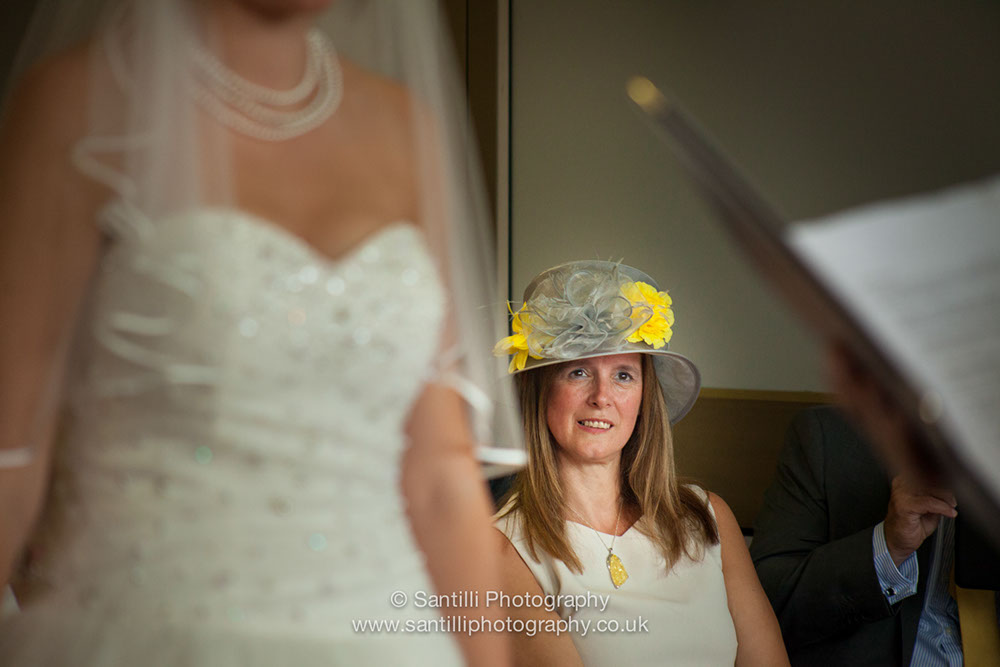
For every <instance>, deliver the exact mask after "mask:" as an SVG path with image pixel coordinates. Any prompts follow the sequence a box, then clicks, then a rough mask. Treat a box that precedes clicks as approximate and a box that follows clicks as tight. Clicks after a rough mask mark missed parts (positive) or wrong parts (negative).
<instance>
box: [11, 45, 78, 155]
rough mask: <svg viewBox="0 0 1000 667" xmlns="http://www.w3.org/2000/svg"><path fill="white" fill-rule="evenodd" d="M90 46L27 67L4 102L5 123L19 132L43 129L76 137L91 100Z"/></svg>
mask: <svg viewBox="0 0 1000 667" xmlns="http://www.w3.org/2000/svg"><path fill="white" fill-rule="evenodd" d="M90 54H91V44H90V43H84V44H81V45H78V46H76V47H73V48H71V49H69V50H66V51H62V52H60V53H58V54H55V55H52V56H50V57H47V58H45V59H43V60H40V61H38V62H37V63H34V64H33V65H31V66H30V67H28V68H27V69H26V70H25V71H24V73H23V74H22V75H21V76H20V78H19V79H18V81H17V82H16V84H15V85H14V87H13V88H12V91H11V94H10V98H9V99H8V100H7V102H6V105H7V122H8V123H10V124H11V125H15V124H16V125H17V126H18V129H19V130H25V129H27V130H30V129H32V128H37V129H42V128H45V129H47V130H48V131H49V133H54V134H57V135H61V136H66V137H69V136H73V135H76V136H79V135H80V134H82V133H83V130H84V128H85V123H86V120H87V114H86V113H84V112H85V110H86V105H87V102H88V100H89V98H90V96H89V88H90V78H91V72H90V68H91V58H90Z"/></svg>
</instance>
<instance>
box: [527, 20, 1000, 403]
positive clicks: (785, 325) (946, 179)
mask: <svg viewBox="0 0 1000 667" xmlns="http://www.w3.org/2000/svg"><path fill="white" fill-rule="evenodd" d="M511 4H512V8H511V75H512V79H511V89H512V97H511V123H512V124H511V154H510V155H511V172H510V184H511V226H510V234H511V248H510V254H511V293H512V295H513V298H514V299H516V300H519V299H520V296H521V292H522V291H523V289H524V286H525V285H526V284H527V283H528V281H529V280H530V279H531V277H532V276H533V275H534V274H536V273H537V272H539V271H541V270H542V269H544V268H547V267H549V266H552V265H555V264H558V263H560V262H563V261H568V260H572V259H580V258H602V259H622V260H624V261H625V262H626V263H628V264H632V265H634V266H637V267H639V268H642V269H643V270H645V271H646V272H648V273H650V274H651V275H653V276H654V277H655V278H657V279H658V280H659V282H660V283H661V286H662V287H665V288H667V289H669V290H670V292H671V295H672V296H673V298H674V301H675V312H676V315H677V324H676V327H675V329H676V330H675V335H674V339H673V341H672V342H671V349H674V350H676V351H679V352H682V353H684V354H687V355H688V356H690V357H692V358H693V359H694V360H695V361H696V362H697V363H698V364H699V366H700V367H701V369H702V371H703V375H704V380H705V385H706V386H709V387H721V388H732V389H750V390H791V391H801V390H808V391H820V390H822V389H823V388H824V383H823V379H822V372H821V363H820V359H819V352H820V351H821V350H820V345H819V344H818V341H817V340H816V339H815V338H814V337H813V335H812V334H811V333H810V332H808V331H805V330H804V329H803V327H802V326H801V325H800V324H799V323H798V321H797V319H796V318H794V317H793V316H791V315H790V313H789V312H788V311H787V310H786V308H785V307H784V305H783V304H781V303H778V302H777V301H776V300H775V299H774V298H773V297H772V296H771V295H770V293H769V292H768V291H767V289H765V288H764V287H763V286H762V284H761V283H760V281H759V280H758V278H757V277H756V275H755V274H754V273H753V272H752V270H751V269H750V268H749V267H748V266H747V264H746V263H745V262H744V260H743V259H742V257H740V256H739V255H738V254H737V253H736V252H735V251H734V250H733V249H732V248H730V247H729V245H728V242H727V240H726V239H725V237H724V236H723V235H722V232H721V231H720V229H719V228H718V227H717V225H716V223H715V221H714V220H713V219H712V217H711V215H710V214H709V212H708V211H707V209H706V208H705V206H704V204H703V202H702V201H701V200H700V198H699V197H698V196H697V195H696V194H695V193H694V191H693V189H692V188H691V186H690V185H689V184H688V182H687V181H686V179H685V176H684V174H683V172H682V171H681V169H680V167H679V165H678V164H677V162H676V161H675V160H674V157H673V155H672V154H671V153H670V150H669V148H668V147H667V146H666V145H665V144H662V143H661V142H660V141H659V140H657V139H656V138H655V137H654V136H653V134H652V133H651V132H650V130H649V129H648V128H647V127H646V125H645V124H644V123H643V122H642V120H641V119H640V118H639V116H638V114H636V113H635V112H634V111H633V110H632V109H631V108H630V106H629V103H628V102H627V100H626V97H625V95H624V82H625V81H626V79H627V78H628V77H629V76H630V75H633V74H636V73H641V74H644V75H646V76H648V77H649V78H651V79H652V80H653V81H654V82H656V83H658V84H659V85H661V86H664V87H666V88H668V89H669V90H671V91H672V92H673V93H674V95H675V96H676V97H677V98H678V99H680V100H681V101H682V103H683V104H684V106H685V107H686V108H687V109H688V111H689V112H691V113H692V114H693V115H694V116H696V117H697V118H698V119H699V120H700V122H701V124H702V125H703V126H704V127H705V128H706V129H707V130H708V131H709V133H710V134H711V135H713V136H714V137H715V139H716V140H717V141H718V142H719V143H720V144H721V145H722V146H723V147H724V148H725V149H726V150H727V151H728V152H729V153H730V154H731V155H732V157H733V158H734V159H735V161H736V162H737V163H738V164H739V165H740V166H741V167H742V168H743V169H744V170H745V172H746V174H747V175H748V176H749V178H750V179H751V180H752V181H753V182H754V183H755V184H756V185H757V186H758V187H759V189H760V190H761V191H762V192H763V193H764V194H765V196H767V197H768V198H769V199H771V200H772V201H773V203H775V204H776V206H777V207H778V208H779V209H780V210H782V211H783V212H784V213H785V214H786V215H787V216H788V217H790V218H792V219H799V218H810V217H814V216H818V215H822V214H825V213H829V212H833V211H836V210H840V209H843V208H846V207H850V206H853V205H857V204H860V203H863V202H868V201H873V200H877V199H883V198H888V197H894V196H900V195H904V194H907V193H914V192H919V191H924V190H929V189H934V188H937V187H941V186H944V185H947V184H952V183H957V182H961V181H966V180H970V179H974V178H977V177H980V176H983V175H985V174H989V173H993V172H997V171H1000V123H998V122H997V118H1000V86H998V85H997V82H998V81H1000V40H998V39H996V35H997V34H1000V3H993V2H950V3H913V2H910V1H908V0H893V1H886V0H873V1H871V2H847V3H845V2H835V1H833V0H813V1H811V2H809V3H791V2H757V3H737V2H665V1H664V2H653V1H652V0H649V1H639V0H619V1H617V2H607V1H606V0H545V1H544V2H525V1H523V0H512V3H511Z"/></svg>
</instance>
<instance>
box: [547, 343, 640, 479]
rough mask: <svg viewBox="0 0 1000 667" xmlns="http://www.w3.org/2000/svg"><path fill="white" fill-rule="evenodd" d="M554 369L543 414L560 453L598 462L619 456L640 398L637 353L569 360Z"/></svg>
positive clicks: (568, 458) (634, 417) (633, 426)
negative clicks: (544, 413)
mask: <svg viewBox="0 0 1000 667" xmlns="http://www.w3.org/2000/svg"><path fill="white" fill-rule="evenodd" d="M554 373H555V375H554V376H553V378H552V380H551V382H552V384H551V386H550V388H549V396H548V404H547V405H546V415H545V417H546V421H547V422H548V425H549V431H551V433H552V436H553V438H555V441H556V443H557V444H558V445H559V451H558V452H557V454H558V456H559V458H561V459H565V460H568V461H574V462H581V463H583V462H592V463H601V462H607V461H611V460H614V459H616V458H617V457H619V456H620V455H621V451H622V449H623V448H624V447H625V443H627V442H628V439H629V438H630V437H631V436H632V430H633V429H634V428H635V422H636V419H637V418H638V416H639V406H640V405H641V403H642V359H641V358H640V356H639V354H638V353H632V354H616V355H613V356H608V357H595V358H593V359H584V360H581V361H570V362H566V363H563V364H560V365H559V366H558V368H557V369H556V370H555V371H554Z"/></svg>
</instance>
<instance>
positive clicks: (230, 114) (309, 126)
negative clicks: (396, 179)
mask: <svg viewBox="0 0 1000 667" xmlns="http://www.w3.org/2000/svg"><path fill="white" fill-rule="evenodd" d="M189 52H190V54H191V64H192V70H193V73H194V77H193V86H192V88H193V90H192V92H193V94H194V98H195V100H196V101H197V102H198V103H199V104H200V105H201V106H202V107H204V108H205V110H206V111H208V112H209V113H210V114H212V115H213V116H214V117H215V119H216V120H218V121H219V122H220V123H223V124H224V125H227V126H229V127H231V128H232V129H234V130H236V131H237V132H240V133H241V134H245V135H247V136H250V137H254V138H256V139H262V140H264V141H283V140H285V139H291V138H293V137H297V136H300V135H303V134H305V133H306V132H309V131H310V130H313V129H315V128H316V127H318V126H319V125H321V124H322V123H323V122H324V121H325V120H326V119H327V118H329V117H330V116H331V115H333V112H334V111H336V110H337V107H338V106H339V105H340V100H341V99H342V98H343V95H344V84H343V75H342V72H341V69H340V62H339V61H338V60H337V54H336V52H335V51H334V49H333V45H332V44H330V41H329V40H328V39H327V38H326V37H325V36H324V35H323V33H322V32H321V31H319V30H315V29H314V30H312V31H310V32H309V35H308V36H307V37H306V70H305V73H304V74H303V75H302V80H301V81H299V83H298V84H296V85H295V87H293V88H289V89H288V90H275V89H273V88H268V87H266V86H261V85H258V84H255V83H253V82H252V81H247V80H246V79H244V78H243V77H241V76H240V75H239V74H237V73H236V72H234V71H232V70H231V69H229V68H228V67H226V66H225V65H224V64H222V62H221V61H220V60H219V59H218V58H216V57H215V55H213V54H212V53H210V52H209V51H207V50H206V49H205V48H204V47H202V46H201V45H199V44H192V45H191V48H190V50H189ZM310 98H311V99H310ZM306 100H309V101H308V103H306V104H305V106H302V108H298V109H288V108H284V107H292V106H299V105H301V104H303V103H305V102H306Z"/></svg>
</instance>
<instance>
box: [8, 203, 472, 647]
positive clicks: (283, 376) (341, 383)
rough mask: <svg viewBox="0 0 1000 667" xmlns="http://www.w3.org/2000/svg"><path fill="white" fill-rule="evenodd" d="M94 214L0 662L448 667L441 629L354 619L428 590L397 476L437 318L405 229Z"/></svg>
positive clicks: (376, 614)
mask: <svg viewBox="0 0 1000 667" xmlns="http://www.w3.org/2000/svg"><path fill="white" fill-rule="evenodd" d="M100 220H101V224H102V225H103V226H104V229H105V230H106V231H107V233H108V234H109V235H110V236H111V238H112V239H113V240H112V242H111V245H110V247H109V248H108V250H107V252H106V253H105V255H104V257H103V259H102V264H101V266H100V268H99V271H98V275H97V276H96V278H95V282H94V285H93V286H92V289H91V297H92V298H91V300H90V303H89V306H88V308H87V310H86V313H85V315H84V317H83V319H82V322H81V326H80V331H79V334H78V337H77V347H78V350H79V352H80V354H79V355H78V357H79V359H80V360H81V363H80V365H79V367H78V368H76V369H75V371H74V377H73V380H74V381H73V383H72V387H73V388H72V391H71V393H70V407H71V410H70V417H69V419H67V421H66V423H65V424H64V426H63V429H62V437H61V439H60V441H59V442H58V444H57V447H56V453H55V456H56V460H55V463H54V471H53V479H52V488H51V494H50V499H49V501H48V503H47V511H46V514H45V516H44V517H43V519H42V524H41V530H40V536H39V539H38V540H37V542H36V544H35V545H34V546H33V548H32V551H33V558H32V561H33V563H32V566H31V572H30V579H31V581H30V587H31V588H32V589H34V590H35V591H36V593H35V594H34V595H32V597H31V599H30V600H29V601H28V602H26V603H25V604H24V605H23V609H22V611H21V612H20V613H18V614H15V615H14V616H13V617H10V618H7V619H4V621H3V622H2V623H0V664H2V665H5V666H11V665H70V664H72V665H144V666H150V665H164V666H166V665H171V666H174V665H185V666H200V665H212V666H222V667H226V666H229V665H233V666H235V665H241V666H243V665H251V666H253V665H269V666H270V665H279V664H280V665H351V666H355V665H363V664H386V665H388V664H406V665H442V664H443V665H457V664H460V662H461V661H460V658H459V654H458V651H457V648H456V645H455V643H454V641H453V640H452V638H451V636H450V635H448V634H447V633H445V632H440V631H439V632H433V631H429V632H423V633H418V632H412V633H406V632H403V631H396V632H390V631H385V629H384V628H383V631H382V632H372V631H371V628H370V627H369V629H368V631H367V632H365V631H361V630H359V628H358V627H357V626H355V623H356V622H364V621H378V620H390V621H392V620H396V621H402V622H405V621H407V620H409V621H411V622H412V621H420V620H428V618H427V615H426V614H421V613H420V612H419V610H414V609H413V608H412V607H406V608H404V609H401V610H397V609H395V608H394V607H393V606H392V604H391V603H390V596H391V595H392V594H393V593H394V592H395V591H403V592H405V593H406V594H407V595H408V596H411V599H412V595H413V594H414V592H416V591H428V590H431V584H430V581H429V580H428V577H427V574H426V572H425V568H424V565H423V560H422V556H421V554H420V553H419V552H418V550H417V547H416V545H415V543H414V541H413V538H412V535H411V532H410V527H409V522H408V521H407V518H406V515H405V512H404V500H403V498H402V496H401V492H400V488H399V476H400V457H401V454H402V452H403V447H404V424H405V420H406V418H407V414H408V412H409V410H410V407H411V406H412V404H413V402H414V400H415V399H416V397H417V395H418V393H419V392H420V390H421V387H422V386H423V384H424V383H425V382H426V380H427V378H428V376H429V375H430V372H431V366H432V362H433V359H434V356H435V354H436V350H437V347H438V344H439V339H440V330H441V324H442V315H443V312H444V307H445V304H444V296H443V289H442V287H441V284H440V282H439V280H438V277H437V274H436V272H435V268H434V266H433V264H432V261H431V259H430V256H429V254H428V252H427V251H426V250H425V246H424V244H423V239H422V235H421V233H420V232H419V231H418V230H417V228H415V227H414V226H412V225H409V224H406V223H396V224H392V225H390V226H388V227H385V228H383V229H381V230H379V231H378V232H377V233H375V234H374V235H373V236H371V237H369V238H368V239H367V240H365V241H364V242H363V243H362V244H361V245H359V246H358V247H356V248H355V249H353V250H352V251H351V252H349V253H348V254H347V255H346V256H344V257H342V258H339V259H337V260H330V259H327V258H325V257H323V256H321V255H319V254H317V253H316V252H315V251H314V250H313V249H312V248H311V247H310V246H308V245H307V244H306V243H304V242H303V241H301V240H300V239H298V238H297V237H295V236H292V235H290V234H289V233H288V232H287V231H285V230H284V229H282V228H280V227H278V226H276V225H274V224H271V223H269V222H268V221H264V220H260V219H257V218H254V217H253V216H250V215H247V214H245V213H243V212H240V211H235V210H228V209H218V210H215V209H203V210H195V211H190V212H187V213H182V214H178V215H176V216H173V217H170V218H168V219H162V220H156V221H150V220H146V219H144V218H142V216H141V215H140V214H139V213H137V212H135V211H133V210H130V209H129V208H128V207H126V206H125V205H123V204H121V203H120V202H119V203H116V204H113V205H112V206H111V207H109V208H107V209H106V210H105V211H104V212H103V213H102V215H101V218H100ZM413 627H416V628H419V627H421V626H419V625H415V626H413ZM423 627H426V626H423Z"/></svg>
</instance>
